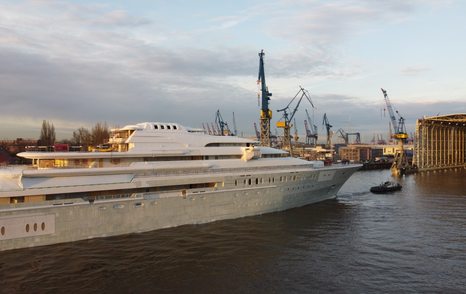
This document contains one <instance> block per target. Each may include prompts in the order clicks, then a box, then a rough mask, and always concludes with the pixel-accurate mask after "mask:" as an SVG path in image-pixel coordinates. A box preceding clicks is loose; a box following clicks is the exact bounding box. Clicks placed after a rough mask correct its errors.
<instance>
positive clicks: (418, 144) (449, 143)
mask: <svg viewBox="0 0 466 294" xmlns="http://www.w3.org/2000/svg"><path fill="white" fill-rule="evenodd" d="M415 136H416V138H415V145H414V158H413V163H414V164H415V165H417V167H418V169H419V171H427V170H437V169H446V168H458V167H466V162H465V155H466V146H465V145H466V114H465V113H463V114H450V115H442V116H431V117H424V118H422V119H418V120H417V121H416V135H415Z"/></svg>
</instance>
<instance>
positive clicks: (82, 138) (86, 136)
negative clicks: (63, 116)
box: [38, 120, 110, 148]
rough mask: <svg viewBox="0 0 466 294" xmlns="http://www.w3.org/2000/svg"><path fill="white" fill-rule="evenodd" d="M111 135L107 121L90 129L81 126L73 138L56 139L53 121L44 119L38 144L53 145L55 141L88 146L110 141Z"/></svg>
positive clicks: (74, 132)
mask: <svg viewBox="0 0 466 294" xmlns="http://www.w3.org/2000/svg"><path fill="white" fill-rule="evenodd" d="M109 137H110V129H109V128H108V126H107V123H106V122H103V123H101V122H98V123H96V124H95V125H94V126H93V127H92V129H90V130H89V129H87V128H84V127H80V128H79V129H77V130H75V131H73V137H72V138H70V139H64V140H60V141H56V135H55V127H54V125H53V123H51V122H49V121H47V120H44V121H43V122H42V128H41V131H40V138H39V142H38V145H40V146H52V145H54V144H55V143H63V144H69V145H73V146H83V147H84V148H87V147H88V146H97V145H101V144H104V143H106V142H107V141H108V139H109Z"/></svg>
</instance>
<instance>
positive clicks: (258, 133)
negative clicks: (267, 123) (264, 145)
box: [254, 123, 261, 141]
mask: <svg viewBox="0 0 466 294" xmlns="http://www.w3.org/2000/svg"><path fill="white" fill-rule="evenodd" d="M254 130H255V131H256V138H257V140H258V141H260V139H261V133H260V132H259V130H258V129H257V124H256V123H254Z"/></svg>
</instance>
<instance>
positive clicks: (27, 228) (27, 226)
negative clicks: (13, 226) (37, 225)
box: [26, 224, 29, 233]
mask: <svg viewBox="0 0 466 294" xmlns="http://www.w3.org/2000/svg"><path fill="white" fill-rule="evenodd" d="M26 233H29V224H27V225H26Z"/></svg>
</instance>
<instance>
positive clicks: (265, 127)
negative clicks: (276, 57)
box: [257, 50, 272, 146]
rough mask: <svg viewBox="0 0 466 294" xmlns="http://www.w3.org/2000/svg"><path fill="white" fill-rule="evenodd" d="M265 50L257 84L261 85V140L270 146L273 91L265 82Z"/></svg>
mask: <svg viewBox="0 0 466 294" xmlns="http://www.w3.org/2000/svg"><path fill="white" fill-rule="evenodd" d="M264 55H265V53H264V50H261V52H260V53H259V76H258V78H257V84H260V85H261V112H260V142H261V145H262V146H270V120H271V119H272V111H271V110H270V109H269V100H270V97H271V96H272V93H270V92H269V89H268V88H267V85H266V83H265V70H264Z"/></svg>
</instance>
